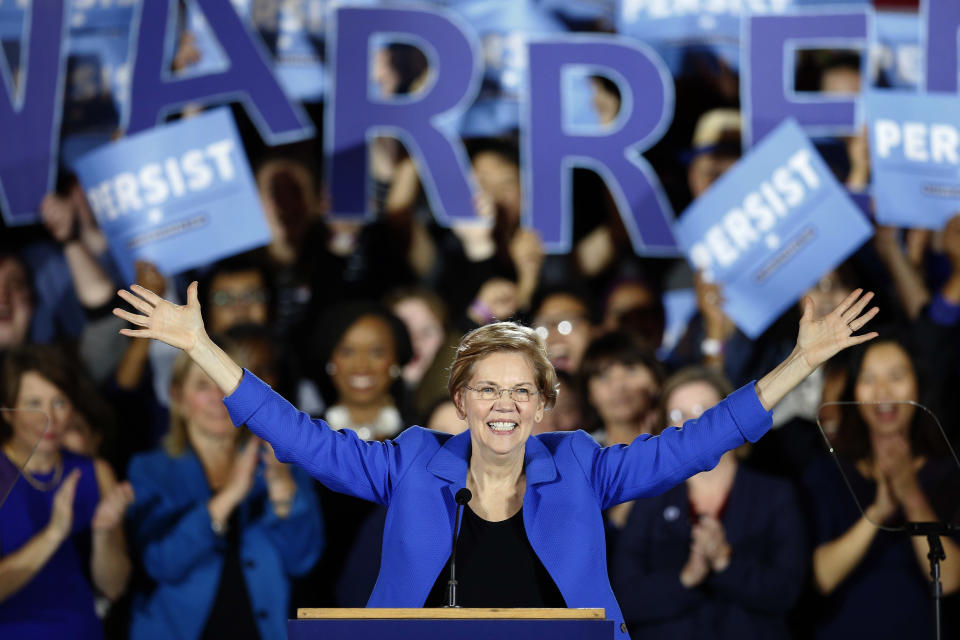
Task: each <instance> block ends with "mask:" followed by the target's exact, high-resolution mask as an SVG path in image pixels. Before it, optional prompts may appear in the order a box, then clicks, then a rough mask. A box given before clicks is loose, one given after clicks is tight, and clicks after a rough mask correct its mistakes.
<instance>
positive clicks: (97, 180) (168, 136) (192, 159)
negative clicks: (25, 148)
mask: <svg viewBox="0 0 960 640" xmlns="http://www.w3.org/2000/svg"><path fill="white" fill-rule="evenodd" d="M74 170H75V171H76V173H77V176H78V178H79V179H80V183H81V185H83V190H84V193H86V196H87V200H88V201H89V202H90V206H91V208H92V209H93V212H94V215H96V218H97V222H98V223H99V224H100V228H101V229H103V232H104V233H105V234H106V236H107V239H108V241H109V243H110V249H111V251H112V253H113V256H114V258H115V259H116V261H117V264H119V265H120V267H121V269H122V270H123V272H124V275H125V276H126V278H127V281H128V282H132V281H133V275H134V263H135V261H136V260H148V261H150V262H153V263H154V264H156V265H157V268H158V269H160V271H161V272H163V273H165V274H174V273H179V272H181V271H184V270H185V269H190V268H193V267H197V266H201V265H204V264H208V263H210V262H213V261H215V260H218V259H220V258H223V257H226V256H230V255H234V254H236V253H240V252H243V251H246V250H248V249H252V248H254V247H259V246H263V245H265V244H267V243H268V242H269V241H270V230H269V228H268V227H267V223H266V220H265V219H264V214H263V209H262V207H261V205H260V199H259V197H258V195H257V190H256V187H255V185H254V182H253V176H252V174H251V172H250V165H249V164H248V163H247V158H246V155H245V153H244V150H243V145H242V144H241V141H240V138H239V136H238V134H237V128H236V125H235V123H234V121H233V116H232V115H231V113H230V110H229V109H226V108H221V109H216V110H213V111H208V112H205V113H204V114H202V115H199V116H196V117H193V118H188V119H185V120H180V121H177V122H175V123H173V124H167V125H163V126H159V127H156V128H154V129H150V130H149V131H146V132H144V133H140V134H136V135H133V136H130V137H129V138H125V139H123V140H120V141H118V142H114V143H112V144H110V145H107V146H105V147H101V148H99V149H97V150H95V151H92V152H90V153H88V154H87V155H85V156H83V157H82V158H80V160H79V161H78V162H77V164H76V165H75V166H74Z"/></svg>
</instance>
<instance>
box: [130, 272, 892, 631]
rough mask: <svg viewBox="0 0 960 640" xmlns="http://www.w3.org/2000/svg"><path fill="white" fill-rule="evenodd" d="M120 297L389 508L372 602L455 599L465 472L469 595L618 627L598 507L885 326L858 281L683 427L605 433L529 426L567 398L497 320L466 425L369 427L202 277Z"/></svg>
mask: <svg viewBox="0 0 960 640" xmlns="http://www.w3.org/2000/svg"><path fill="white" fill-rule="evenodd" d="M120 296H121V297H122V298H123V299H124V300H126V301H127V302H129V303H130V304H131V305H132V306H133V307H134V309H135V310H136V311H139V313H131V312H129V311H124V310H120V309H117V310H115V311H114V313H115V314H116V315H118V316H119V317H121V318H124V319H125V320H128V321H129V322H131V323H133V324H134V325H137V327H139V328H137V329H124V330H123V333H124V334H125V335H129V336H132V337H143V338H154V339H157V340H162V341H164V342H167V343H168V344H171V345H173V346H176V347H179V348H181V349H183V350H185V351H186V352H187V353H188V354H189V355H190V357H191V358H193V360H194V361H195V362H196V363H197V364H198V365H199V366H200V367H201V368H202V369H203V370H204V371H206V372H207V374H208V375H209V376H210V377H211V378H212V379H213V380H214V381H215V382H216V383H217V384H218V385H219V386H220V388H221V389H223V391H224V392H225V393H227V394H228V395H227V397H226V398H225V400H224V402H225V403H226V405H227V408H228V409H229V411H230V414H231V416H232V417H233V422H234V424H246V425H247V426H248V427H249V428H250V430H251V431H253V432H254V433H256V434H257V435H259V436H260V437H262V438H263V439H264V440H266V441H268V442H270V443H271V444H272V445H273V448H274V451H275V452H276V454H277V458H278V459H280V460H281V461H287V462H295V463H296V464H298V465H300V466H302V467H303V468H305V469H306V470H307V471H309V472H310V473H311V474H313V475H314V477H316V478H317V479H318V480H320V481H321V482H322V483H324V484H325V485H327V486H328V487H330V488H331V489H333V490H335V491H341V492H344V493H348V494H350V495H354V496H357V497H361V498H364V499H367V500H370V501H373V502H376V503H379V504H383V505H385V506H386V507H387V518H386V524H385V526H384V533H383V549H384V553H383V557H382V561H381V567H380V576H379V578H378V579H377V584H376V586H375V587H374V589H373V593H372V594H371V596H370V600H369V601H368V603H367V604H368V606H371V607H387V606H389V607H422V606H437V605H442V604H444V601H445V598H444V597H443V594H444V593H445V591H446V583H447V572H446V568H445V565H446V564H447V562H448V557H449V555H450V546H451V545H450V543H451V539H452V536H453V526H454V524H453V523H454V513H455V511H456V508H457V505H456V502H455V500H454V496H455V494H456V493H457V492H458V491H459V490H460V489H461V488H463V487H466V488H467V489H469V490H470V492H471V493H472V498H471V499H470V501H469V504H468V505H467V507H466V509H465V513H464V518H463V524H462V526H461V528H460V531H459V536H460V540H459V543H458V548H457V564H458V576H457V577H458V579H459V582H460V587H459V595H460V598H459V604H461V605H463V606H474V607H555V606H567V607H603V608H604V609H606V614H607V617H608V618H610V619H612V620H614V622H615V629H616V631H615V636H616V637H617V638H626V637H627V632H626V625H625V624H624V622H623V616H622V614H621V613H620V608H619V606H618V605H617V601H616V599H615V598H614V595H613V592H612V590H611V588H610V582H609V579H608V578H607V570H606V558H605V550H604V549H605V547H604V529H603V515H602V512H603V510H604V509H607V508H609V507H611V506H613V505H615V504H619V503H621V502H624V501H627V500H633V499H636V498H641V497H645V496H652V495H656V494H658V493H661V492H663V491H664V490H666V489H668V488H669V487H672V486H674V485H676V484H678V483H680V482H682V481H683V480H685V479H686V478H687V477H689V476H691V475H693V474H695V473H698V472H700V471H703V470H706V469H710V468H711V467H713V466H714V465H715V464H716V463H717V460H719V458H720V456H721V455H722V454H723V453H724V452H725V451H727V450H729V449H732V448H734V447H736V446H739V445H740V444H742V443H743V442H744V441H746V440H756V439H757V438H759V437H760V436H762V435H763V434H764V433H765V432H766V430H767V429H768V428H769V426H770V410H771V408H772V407H773V405H775V404H776V403H777V402H778V401H779V400H780V399H781V398H782V397H783V396H784V394H785V393H787V392H788V391H789V390H790V389H792V388H793V387H794V386H796V385H797V383H799V382H800V381H801V380H802V379H803V378H804V377H805V376H807V375H808V374H809V373H810V372H811V371H812V370H813V369H814V368H815V367H817V366H819V365H820V364H821V363H823V362H824V361H826V360H827V359H829V358H830V357H832V356H833V355H834V354H836V353H837V352H839V351H841V350H842V349H845V348H847V347H850V346H853V345H855V344H859V343H861V342H866V341H867V340H870V339H872V338H874V337H876V335H877V334H876V333H868V334H865V335H854V333H855V332H856V331H858V330H860V329H861V328H862V327H863V326H864V325H865V324H866V323H867V322H868V321H869V320H870V319H871V318H872V317H873V316H874V315H875V314H876V313H877V309H876V308H873V309H870V310H869V311H867V312H866V313H863V311H864V309H865V308H866V306H867V304H868V303H869V302H870V300H871V298H872V297H873V295H872V294H870V293H867V294H866V295H863V292H862V291H861V290H857V291H855V292H854V293H852V294H851V295H850V296H848V297H847V298H846V299H845V300H844V301H843V303H842V304H841V305H840V306H838V307H837V308H836V309H835V310H834V311H833V312H831V313H830V314H828V315H827V316H825V317H824V318H820V319H817V318H814V317H813V316H814V313H813V306H812V303H811V302H810V301H809V300H805V301H804V314H803V317H802V318H801V321H800V331H799V336H798V339H797V346H796V348H795V349H794V351H793V353H791V354H790V356H789V357H788V358H787V359H786V360H785V361H784V362H783V363H781V364H780V365H779V366H778V367H777V368H776V369H774V370H773V371H771V372H770V373H768V374H767V375H766V376H764V377H763V378H762V379H761V380H760V381H758V382H755V383H751V384H748V385H746V386H745V387H743V388H741V389H740V390H738V391H736V392H734V393H732V394H730V396H728V397H727V398H726V399H725V400H723V401H722V402H720V403H719V404H717V405H716V406H715V407H713V408H711V409H709V410H708V411H706V412H704V414H703V415H702V416H701V417H700V418H699V419H698V420H691V421H689V422H687V423H685V424H684V426H683V428H680V429H677V428H670V429H666V430H664V431H663V433H662V434H661V435H659V436H657V437H651V436H649V435H641V436H639V437H638V438H637V439H636V440H634V441H633V443H631V444H630V445H618V446H613V447H606V448H604V447H600V446H599V445H598V444H597V443H596V442H595V441H594V440H593V438H591V437H590V436H589V435H587V434H586V433H584V432H582V431H576V432H554V433H545V434H541V435H538V436H534V437H531V435H530V434H531V432H532V431H533V426H534V424H535V423H537V422H539V421H540V420H541V419H542V417H543V413H544V411H546V410H548V409H550V408H551V407H552V406H553V404H554V402H555V401H556V396H557V392H556V374H555V372H554V370H553V367H552V366H551V364H550V361H549V360H548V359H547V354H546V349H545V347H544V344H543V341H542V340H541V339H540V338H539V337H538V336H537V334H536V332H535V331H534V330H533V329H530V328H528V327H523V326H520V325H518V324H514V323H510V322H500V323H495V324H490V325H486V326H483V327H480V328H479V329H476V330H474V331H472V332H470V333H468V334H467V335H466V336H464V338H463V340H462V341H461V343H460V346H459V348H458V350H457V355H456V357H455V359H454V362H453V364H452V365H451V368H450V382H449V385H448V388H449V390H450V395H451V398H452V400H453V402H454V404H455V405H456V407H457V412H458V414H459V415H460V416H461V417H463V418H464V419H465V420H466V421H467V424H468V425H469V428H468V430H467V431H465V432H464V433H461V434H459V435H456V436H451V435H449V434H445V433H439V432H435V431H428V430H426V429H420V428H411V429H407V430H406V431H404V432H403V433H401V434H400V435H399V436H398V437H397V438H395V439H393V440H388V441H385V442H365V441H363V440H360V439H359V438H358V437H357V436H356V434H354V433H353V432H352V431H349V430H346V429H345V430H342V431H333V430H332V429H330V428H329V427H328V426H327V424H326V423H324V422H323V421H320V420H311V419H310V417H309V416H308V415H306V414H304V413H301V412H299V411H297V410H296V409H295V408H294V407H292V406H291V405H290V404H289V403H287V402H286V401H285V400H284V399H283V398H281V397H280V396H279V395H277V394H276V393H274V392H273V391H272V390H271V389H270V388H269V387H268V386H267V385H265V384H263V383H262V382H260V381H259V380H258V379H257V378H256V377H255V376H253V375H252V374H251V373H249V372H248V371H244V370H243V369H241V368H240V367H239V366H238V365H237V364H236V363H234V362H233V361H232V360H231V359H230V358H229V357H228V356H227V355H226V354H225V353H224V352H223V351H222V350H221V349H219V348H218V347H217V346H216V345H215V344H214V343H213V342H212V341H211V340H210V338H209V337H207V334H206V332H205V331H204V328H203V322H202V321H201V317H200V304H199V302H198V300H197V286H196V284H191V285H190V287H189V288H188V290H187V304H186V305H184V306H176V305H173V304H171V303H169V302H167V301H165V300H163V299H162V298H160V297H159V296H157V295H155V294H153V293H151V292H150V291H147V290H146V289H142V288H139V287H134V288H133V292H129V291H121V292H120Z"/></svg>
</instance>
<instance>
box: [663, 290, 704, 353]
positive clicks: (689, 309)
mask: <svg viewBox="0 0 960 640" xmlns="http://www.w3.org/2000/svg"><path fill="white" fill-rule="evenodd" d="M662 300H663V311H664V315H665V316H666V322H665V323H664V329H663V342H662V343H661V344H660V348H659V349H657V355H658V356H659V357H661V358H666V357H667V356H669V355H670V353H671V352H672V351H673V349H674V347H676V346H677V343H678V342H680V339H681V338H683V334H684V333H686V331H687V325H689V324H690V320H691V319H693V316H695V315H696V313H697V292H696V290H695V289H671V290H669V291H665V292H664V293H663V297H662Z"/></svg>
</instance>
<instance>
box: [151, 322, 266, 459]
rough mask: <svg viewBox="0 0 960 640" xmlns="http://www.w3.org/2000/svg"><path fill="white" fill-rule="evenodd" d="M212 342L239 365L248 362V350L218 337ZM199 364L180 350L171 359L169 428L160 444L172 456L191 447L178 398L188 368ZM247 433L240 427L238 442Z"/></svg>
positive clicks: (180, 394)
mask: <svg viewBox="0 0 960 640" xmlns="http://www.w3.org/2000/svg"><path fill="white" fill-rule="evenodd" d="M214 342H215V343H217V345H219V346H220V347H221V348H223V350H224V351H226V352H227V355H229V356H230V357H231V358H233V359H234V361H236V362H237V364H239V365H240V366H241V367H245V366H247V365H248V364H249V360H250V358H249V355H248V352H247V351H246V350H245V349H243V348H241V347H239V346H238V345H237V344H236V343H235V342H233V341H228V340H225V339H223V338H220V337H217V338H214ZM199 366H200V365H198V364H195V363H194V362H193V360H191V359H190V356H189V355H187V353H186V352H185V351H181V352H180V353H179V354H178V355H177V358H176V360H174V361H173V371H172V373H171V375H170V396H171V397H170V430H169V431H167V434H166V435H165V436H164V437H163V443H162V444H163V449H164V451H166V452H167V453H168V454H170V456H171V457H174V458H175V457H178V456H182V455H183V454H184V453H186V452H187V451H189V450H190V449H191V448H192V447H191V446H190V436H189V434H188V433H187V416H186V415H184V413H183V411H182V410H181V408H180V406H179V405H180V404H181V400H180V398H181V397H182V395H183V385H184V384H185V383H186V381H187V376H188V375H189V374H190V370H191V369H192V368H193V367H199ZM238 426H239V425H238ZM249 435H250V432H249V431H247V430H246V428H243V429H240V433H239V434H238V438H239V440H240V442H243V441H245V440H246V439H247V437H249Z"/></svg>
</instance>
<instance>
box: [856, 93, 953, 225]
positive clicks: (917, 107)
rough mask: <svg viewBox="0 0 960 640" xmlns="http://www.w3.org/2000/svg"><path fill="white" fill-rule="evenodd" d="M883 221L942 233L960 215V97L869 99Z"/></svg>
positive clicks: (876, 192) (891, 95) (877, 193)
mask: <svg viewBox="0 0 960 640" xmlns="http://www.w3.org/2000/svg"><path fill="white" fill-rule="evenodd" d="M867 113H868V117H869V120H870V127H869V130H870V165H871V168H872V174H873V198H874V206H875V207H876V216H877V221H878V222H879V223H881V224H890V225H897V226H903V227H926V228H930V229H940V228H942V227H943V225H944V224H945V223H946V222H947V220H949V219H950V218H951V217H953V216H954V215H956V213H957V211H960V149H958V146H960V97H958V96H956V95H946V94H918V93H914V92H905V91H872V92H870V93H869V94H867Z"/></svg>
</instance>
